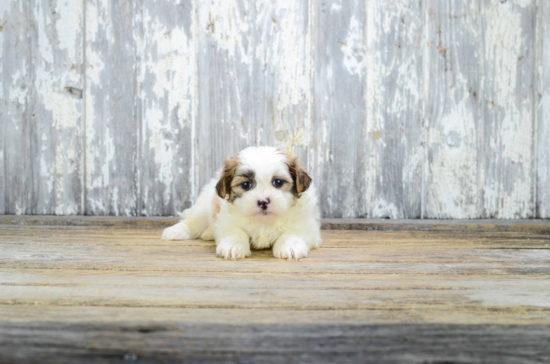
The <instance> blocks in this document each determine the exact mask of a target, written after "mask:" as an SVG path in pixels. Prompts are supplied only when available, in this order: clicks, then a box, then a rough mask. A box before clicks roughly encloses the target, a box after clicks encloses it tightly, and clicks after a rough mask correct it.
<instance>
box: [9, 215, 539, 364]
mask: <svg viewBox="0 0 550 364" xmlns="http://www.w3.org/2000/svg"><path fill="white" fill-rule="evenodd" d="M0 221H1V220H0ZM6 221H7V220H4V222H6ZM18 223H23V225H14V224H13V221H11V220H10V224H5V225H0V362H1V363H14V362H16V363H81V362H82V363H96V362H117V361H118V362H121V361H126V362H132V361H136V362H139V363H175V362H185V363H205V362H215V363H218V362H219V363H222V362H224V363H225V362H235V363H272V362H286V363H324V362H333V363H348V362H350V363H351V362H361V363H549V362H550V250H549V245H550V223H548V222H542V223H541V222H538V223H534V224H529V223H519V224H516V225H514V224H513V223H510V224H506V225H502V224H501V226H504V228H502V227H501V228H495V225H486V226H485V225H482V224H481V225H480V224H479V223H475V222H472V223H471V224H462V225H457V226H459V228H449V227H448V226H452V225H453V224H452V223H451V224H450V225H449V222H445V224H443V223H442V224H441V226H444V227H443V228H441V229H439V228H438V227H437V226H438V225H437V223H434V224H433V225H430V226H431V227H430V229H431V230H436V231H418V230H419V229H415V228H414V226H411V228H410V229H409V230H405V231H395V230H401V229H400V228H399V226H396V227H394V228H393V229H392V228H388V227H387V228H385V230H389V231H384V230H382V231H375V230H373V231H369V230H364V231H358V230H346V231H342V230H325V231H323V238H324V244H323V247H322V248H321V249H318V250H314V251H312V252H311V253H310V256H309V257H308V258H307V259H304V260H302V261H299V262H287V261H281V260H278V259H275V258H273V256H272V254H271V251H253V253H252V257H251V258H247V259H245V260H241V261H225V260H222V259H220V258H217V257H216V256H215V246H214V243H213V242H204V241H177V242H167V241H162V240H160V239H159V236H160V234H161V231H162V229H161V228H158V227H154V228H151V227H149V226H151V224H135V227H121V224H115V226H101V224H95V225H96V226H91V225H94V224H88V226H67V225H68V224H62V225H65V226H56V225H51V224H42V225H40V224H38V225H37V224H35V223H33V224H34V225H27V224H25V221H24V220H21V221H19V222H18ZM84 225H86V224H84ZM123 225H125V224H123ZM126 225H128V226H133V225H132V224H126ZM413 225H414V224H413ZM469 226H474V227H475V228H474V229H469ZM484 226H485V227H484ZM487 226H493V227H489V228H488V227H487ZM340 227H342V226H340ZM392 230H393V231H392ZM420 230H423V229H420ZM470 230H471V231H470Z"/></svg>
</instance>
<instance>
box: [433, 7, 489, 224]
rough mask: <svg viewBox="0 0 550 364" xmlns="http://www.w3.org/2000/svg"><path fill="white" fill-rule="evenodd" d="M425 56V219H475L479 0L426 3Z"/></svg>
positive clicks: (478, 206) (478, 210) (477, 200)
mask: <svg viewBox="0 0 550 364" xmlns="http://www.w3.org/2000/svg"><path fill="white" fill-rule="evenodd" d="M426 17H427V19H426V22H427V30H426V31H427V34H428V36H427V39H426V40H425V43H424V44H423V45H422V46H423V48H424V49H425V50H426V51H425V54H426V59H425V66H424V71H425V86H424V87H425V95H426V97H425V99H426V101H425V115H424V117H425V128H426V138H427V140H426V147H427V163H426V180H425V187H424V189H425V206H424V214H423V216H424V217H425V218H426V217H427V218H443V219H446V218H463V219H467V218H475V217H478V216H480V215H481V202H480V193H481V191H480V188H479V184H480V180H481V178H482V176H480V171H479V168H478V163H479V162H478V161H479V160H480V150H479V148H480V146H479V142H478V141H479V139H480V131H481V130H480V126H481V125H482V123H481V114H480V105H481V103H480V102H479V99H480V87H481V63H480V61H481V60H482V56H481V54H480V52H481V46H480V40H481V33H482V32H481V16H480V14H479V2H477V1H471V2H464V1H451V2H446V3H437V2H428V3H427V9H426Z"/></svg>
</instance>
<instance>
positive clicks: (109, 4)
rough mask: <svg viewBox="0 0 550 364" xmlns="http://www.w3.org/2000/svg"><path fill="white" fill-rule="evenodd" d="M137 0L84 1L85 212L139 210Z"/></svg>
mask: <svg viewBox="0 0 550 364" xmlns="http://www.w3.org/2000/svg"><path fill="white" fill-rule="evenodd" d="M140 4H141V2H140V1H136V2H134V1H132V2H129V1H123V2H120V1H115V0H89V1H87V2H86V89H85V97H86V101H85V102H86V151H85V153H86V156H85V160H86V176H85V185H86V209H85V214H86V215H117V216H118V215H125V216H135V215H136V214H137V213H138V211H137V207H138V198H137V170H136V161H137V153H138V146H137V142H138V140H137V136H138V130H140V129H139V126H140V122H141V118H140V113H141V110H139V109H138V107H137V104H136V100H137V97H138V96H139V95H138V84H137V77H136V73H137V70H138V68H137V67H136V60H137V56H138V54H137V49H136V44H135V42H134V36H135V31H136V29H135V22H136V21H137V19H136V18H135V16H136V7H139V5H140Z"/></svg>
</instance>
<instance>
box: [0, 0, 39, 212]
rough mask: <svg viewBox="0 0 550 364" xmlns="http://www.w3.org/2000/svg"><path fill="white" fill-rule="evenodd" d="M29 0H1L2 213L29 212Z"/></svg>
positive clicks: (30, 107) (30, 48)
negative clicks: (21, 0) (2, 0)
mask: <svg viewBox="0 0 550 364" xmlns="http://www.w3.org/2000/svg"><path fill="white" fill-rule="evenodd" d="M31 13H32V2H20V1H16V0H13V1H7V2H6V1H4V2H2V5H1V6H0V16H1V17H2V18H1V19H2V24H1V26H2V31H1V32H0V39H1V53H0V57H1V61H2V62H1V64H2V66H1V69H2V93H1V94H0V95H1V102H2V110H1V111H0V117H1V128H2V137H1V138H2V142H1V143H2V154H3V156H2V159H1V161H0V165H1V167H2V172H0V173H1V174H2V178H1V180H2V181H1V182H0V184H1V186H2V192H3V194H2V200H3V201H2V202H0V204H1V205H0V206H1V207H2V211H3V213H8V214H30V213H32V212H33V211H32V189H33V188H32V186H33V180H32V178H33V165H32V160H33V159H32V157H31V155H32V151H31V139H32V125H31V123H32V104H31V103H30V97H31V91H30V90H32V82H33V68H32V67H30V64H31V62H32V60H31V52H32V41H31V19H32V14H31Z"/></svg>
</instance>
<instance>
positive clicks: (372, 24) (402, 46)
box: [346, 0, 424, 219]
mask: <svg viewBox="0 0 550 364" xmlns="http://www.w3.org/2000/svg"><path fill="white" fill-rule="evenodd" d="M366 4H367V9H366V12H367V16H368V17H367V20H366V23H367V24H366V25H367V26H366V28H367V30H366V34H367V38H366V47H367V48H366V49H367V51H366V54H364V55H363V56H364V57H366V64H367V67H366V87H367V89H366V108H367V114H366V121H367V123H366V131H367V135H361V137H362V139H360V140H359V142H358V145H360V146H361V147H359V149H358V150H360V151H361V152H362V153H365V155H364V159H365V162H364V163H366V164H367V167H366V168H367V174H366V176H361V179H360V180H358V181H357V182H356V185H366V191H365V187H363V189H362V191H364V192H365V193H366V196H367V197H366V199H367V201H366V203H367V206H368V209H367V215H366V216H367V217H369V218H392V219H411V218H420V217H421V216H422V215H421V212H422V211H421V204H422V186H423V181H422V178H423V174H422V166H423V163H424V147H423V146H422V141H423V133H422V116H421V111H422V108H421V100H422V91H421V84H422V72H423V70H422V63H423V61H422V60H423V56H422V42H423V37H424V34H423V16H422V2H420V1H407V0H400V1H384V0H370V1H367V2H366ZM354 92H357V91H354ZM348 133H349V131H348V132H346V134H348Z"/></svg>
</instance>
